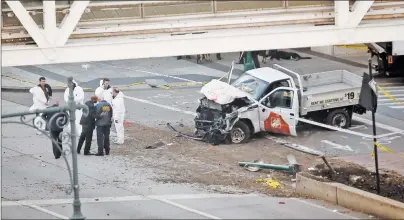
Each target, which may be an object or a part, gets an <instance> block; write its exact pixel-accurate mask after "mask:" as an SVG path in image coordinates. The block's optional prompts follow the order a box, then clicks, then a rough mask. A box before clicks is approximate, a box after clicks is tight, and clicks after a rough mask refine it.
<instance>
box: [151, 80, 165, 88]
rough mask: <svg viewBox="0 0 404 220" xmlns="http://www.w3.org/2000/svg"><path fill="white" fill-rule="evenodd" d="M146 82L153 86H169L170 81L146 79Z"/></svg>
mask: <svg viewBox="0 0 404 220" xmlns="http://www.w3.org/2000/svg"><path fill="white" fill-rule="evenodd" d="M145 82H146V83H147V84H148V85H149V86H150V87H152V88H157V87H159V86H168V83H167V82H166V81H165V80H163V79H146V80H145Z"/></svg>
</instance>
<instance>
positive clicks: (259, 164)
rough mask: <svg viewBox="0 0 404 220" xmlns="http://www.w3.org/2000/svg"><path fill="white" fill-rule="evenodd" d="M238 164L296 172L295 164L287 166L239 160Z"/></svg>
mask: <svg viewBox="0 0 404 220" xmlns="http://www.w3.org/2000/svg"><path fill="white" fill-rule="evenodd" d="M238 165H240V166H242V167H248V166H252V167H259V168H262V169H272V170H284V171H288V172H289V173H294V172H295V166H294V165H293V166H286V165H275V164H267V163H252V162H239V163H238Z"/></svg>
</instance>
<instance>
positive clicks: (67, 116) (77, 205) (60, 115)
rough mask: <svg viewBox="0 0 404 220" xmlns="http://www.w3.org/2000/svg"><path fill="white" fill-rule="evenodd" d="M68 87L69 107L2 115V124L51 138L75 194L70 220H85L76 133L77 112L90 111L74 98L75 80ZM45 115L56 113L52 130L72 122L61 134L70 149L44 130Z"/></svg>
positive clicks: (69, 190)
mask: <svg viewBox="0 0 404 220" xmlns="http://www.w3.org/2000/svg"><path fill="white" fill-rule="evenodd" d="M68 86H69V99H68V102H67V106H61V107H49V108H46V109H42V110H36V111H24V112H16V113H10V114H4V115H1V119H2V122H1V123H4V124H23V125H26V126H29V127H32V128H34V129H36V130H38V131H40V132H41V133H42V134H44V135H45V136H46V137H47V138H49V139H50V140H51V141H52V143H53V144H54V145H56V146H57V148H58V149H59V150H60V152H61V154H62V157H63V159H64V161H65V163H66V166H67V171H68V174H69V179H70V188H69V189H68V190H67V191H66V193H68V194H71V193H72V192H74V197H73V199H74V200H73V215H72V217H71V218H70V219H85V217H84V216H83V214H82V213H81V202H80V195H79V174H78V165H77V149H76V147H77V133H76V123H75V121H76V114H75V111H76V110H77V109H81V110H82V111H83V115H85V116H86V115H88V113H89V110H88V107H87V106H86V105H82V104H76V103H75V101H74V96H73V78H72V77H69V78H68ZM44 113H48V114H49V113H54V114H53V116H52V117H51V118H50V119H49V121H48V122H47V126H48V128H49V129H50V128H51V126H52V125H53V124H56V126H57V127H58V128H60V129H63V128H65V127H67V126H68V124H69V121H70V128H71V130H70V133H68V132H61V133H60V138H61V139H62V144H66V145H68V146H69V147H70V149H69V148H67V149H64V150H63V149H61V148H60V147H59V145H58V141H57V140H55V139H54V138H52V137H51V136H50V135H49V134H48V133H47V132H46V131H44V129H42V128H43V125H44V124H43V122H42V120H38V119H39V118H40V117H41V114H44ZM27 115H35V117H33V118H27V117H26V116H27ZM14 117H20V121H4V119H6V118H14ZM69 152H71V154H72V168H73V170H72V169H71V168H70V165H69V162H68V160H67V155H68V153H69Z"/></svg>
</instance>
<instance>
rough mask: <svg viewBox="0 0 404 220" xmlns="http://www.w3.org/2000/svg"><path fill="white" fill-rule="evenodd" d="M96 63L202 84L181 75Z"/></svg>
mask: <svg viewBox="0 0 404 220" xmlns="http://www.w3.org/2000/svg"><path fill="white" fill-rule="evenodd" d="M97 64H102V65H104V66H110V67H114V68H119V69H126V70H131V71H137V72H142V73H148V74H151V75H155V76H163V77H167V78H173V79H178V80H182V81H186V82H192V83H198V84H203V83H201V82H197V81H194V80H190V79H185V78H182V77H177V76H170V75H166V74H161V73H155V72H149V71H146V70H138V69H133V68H126V67H121V66H115V65H110V64H105V63H102V62H99V63H97Z"/></svg>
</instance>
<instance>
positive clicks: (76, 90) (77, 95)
mask: <svg viewBox="0 0 404 220" xmlns="http://www.w3.org/2000/svg"><path fill="white" fill-rule="evenodd" d="M69 91H70V89H69V88H67V89H66V90H65V94H64V100H65V102H66V103H67V102H68V101H69ZM73 96H74V102H76V104H82V105H83V104H84V90H83V88H81V87H80V86H79V85H78V84H77V82H76V81H75V80H73ZM75 114H76V121H75V122H76V132H77V133H76V134H77V135H80V134H81V125H80V119H81V116H82V115H83V112H82V110H80V109H77V110H76V112H75ZM67 129H68V130H67V131H68V132H70V124H69V126H67Z"/></svg>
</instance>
